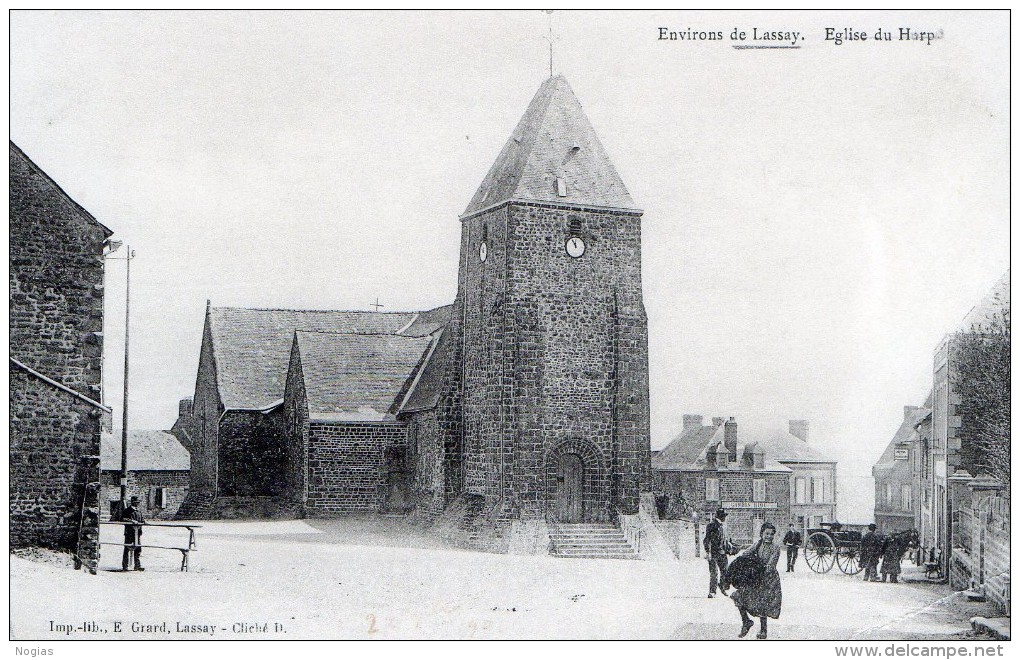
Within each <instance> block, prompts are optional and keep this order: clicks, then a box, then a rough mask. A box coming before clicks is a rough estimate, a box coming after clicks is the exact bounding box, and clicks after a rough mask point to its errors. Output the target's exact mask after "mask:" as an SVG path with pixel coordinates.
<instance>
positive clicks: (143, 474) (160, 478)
mask: <svg viewBox="0 0 1020 660" xmlns="http://www.w3.org/2000/svg"><path fill="white" fill-rule="evenodd" d="M156 488H165V489H166V505H165V506H164V507H163V508H161V509H160V508H156V507H155V497H156V496H155V489H156ZM127 495H128V499H130V498H131V497H132V496H137V497H138V499H139V500H141V502H140V506H139V508H140V509H141V511H142V516H143V517H144V518H146V519H152V520H173V518H174V516H176V515H177V510H178V509H179V508H180V507H181V504H183V503H184V499H185V498H186V497H187V495H188V471H187V470H129V471H128V487H127ZM114 500H116V501H118V502H119V501H120V472H119V471H117V470H104V471H103V478H102V494H101V496H100V500H99V506H100V512H101V515H102V518H103V520H109V519H110V515H111V505H110V503H111V502H112V501H114Z"/></svg>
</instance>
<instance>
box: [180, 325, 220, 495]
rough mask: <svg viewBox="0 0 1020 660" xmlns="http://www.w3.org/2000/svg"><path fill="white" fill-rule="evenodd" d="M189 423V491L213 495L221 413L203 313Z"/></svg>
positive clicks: (209, 342)
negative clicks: (191, 415) (190, 432)
mask: <svg viewBox="0 0 1020 660" xmlns="http://www.w3.org/2000/svg"><path fill="white" fill-rule="evenodd" d="M192 414H193V417H194V419H193V422H192V424H191V429H192V438H191V443H190V445H191V446H189V447H188V451H189V452H191V485H190V488H191V492H192V493H193V494H199V493H204V494H209V495H214V494H216V476H217V465H216V451H217V447H218V445H219V420H220V415H221V414H223V404H222V403H221V402H220V395H219V390H218V389H217V386H216V362H215V360H214V359H213V347H212V328H211V327H210V325H209V316H208V312H207V313H206V320H205V328H204V330H203V332H202V349H201V352H200V353H199V358H198V376H197V377H196V379H195V397H194V407H193V413H192Z"/></svg>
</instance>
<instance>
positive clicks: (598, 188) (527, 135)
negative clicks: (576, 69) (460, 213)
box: [464, 75, 637, 215]
mask: <svg viewBox="0 0 1020 660" xmlns="http://www.w3.org/2000/svg"><path fill="white" fill-rule="evenodd" d="M511 199H518V200H528V201H545V202H556V203H568V204H578V205H586V206H604V207H610V208H622V209H634V210H637V207H636V206H635V205H634V201H633V200H632V199H631V198H630V193H628V192H627V187H626V186H624V185H623V181H622V180H621V179H620V175H619V174H617V172H616V168H615V167H613V163H612V162H611V161H610V160H609V156H608V154H606V150H605V148H604V147H603V146H602V143H601V142H599V139H598V137H597V136H596V135H595V129H593V128H592V125H591V122H589V121H588V117H587V116H585V114H584V110H583V109H582V108H581V104H580V102H578V100H577V97H576V96H574V92H573V90H572V89H570V85H569V84H567V79H566V78H564V77H563V76H562V75H556V76H553V77H551V78H549V79H547V80H546V81H545V82H544V83H542V86H541V87H539V89H538V92H537V93H536V94H535V98H533V99H532V100H531V104H530V105H529V106H528V109H527V110H526V111H525V113H524V116H523V117H522V118H521V121H520V122H519V123H518V124H517V128H515V129H514V132H513V134H512V135H511V136H510V139H509V140H507V143H506V145H504V146H503V150H502V151H500V153H499V157H497V158H496V162H495V163H493V165H492V168H490V169H489V173H488V174H487V175H486V176H485V180H484V181H482V185H481V186H479V188H478V191H477V192H476V193H475V196H474V197H473V198H472V199H471V203H470V204H468V207H467V209H466V210H465V211H464V215H468V214H471V213H473V212H475V211H478V210H480V209H484V208H488V207H490V206H494V205H496V204H499V203H502V202H505V201H507V200H511Z"/></svg>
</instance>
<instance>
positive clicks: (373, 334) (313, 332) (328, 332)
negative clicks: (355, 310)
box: [294, 328, 431, 339]
mask: <svg viewBox="0 0 1020 660" xmlns="http://www.w3.org/2000/svg"><path fill="white" fill-rule="evenodd" d="M299 332H303V333H307V334H311V335H337V336H341V337H342V336H355V337H396V338H397V339H428V338H429V337H431V335H421V336H420V337H415V336H413V335H401V334H397V333H395V332H336V331H333V330H302V329H301V328H295V329H294V334H297V333H299Z"/></svg>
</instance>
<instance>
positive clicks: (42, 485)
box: [8, 364, 103, 570]
mask: <svg viewBox="0 0 1020 660" xmlns="http://www.w3.org/2000/svg"><path fill="white" fill-rule="evenodd" d="M10 402H11V408H10V467H9V472H8V474H9V478H10V515H11V517H10V535H11V536H10V545H11V547H12V548H20V547H27V546H43V547H48V548H53V549H57V550H63V551H66V552H72V553H73V552H76V549H77V546H78V534H79V530H82V533H83V542H82V547H81V548H80V550H79V551H78V552H79V556H80V557H81V559H82V561H83V562H84V563H85V565H86V566H88V567H89V568H91V569H93V570H94V568H95V566H96V565H97V563H98V559H99V548H98V545H97V542H98V535H99V470H98V468H97V467H96V466H97V465H98V462H99V437H100V426H101V423H102V414H103V411H102V409H100V408H98V407H96V406H94V405H92V404H89V403H87V402H85V401H83V400H81V399H79V398H77V397H75V396H74V395H72V394H70V393H68V392H65V391H63V390H61V389H58V388H56V387H54V386H53V385H51V384H49V383H46V382H44V381H42V380H40V379H39V378H37V377H36V376H33V375H31V374H29V373H28V372H26V371H24V370H22V369H20V368H18V367H15V366H14V365H13V364H12V365H11V369H10Z"/></svg>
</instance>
